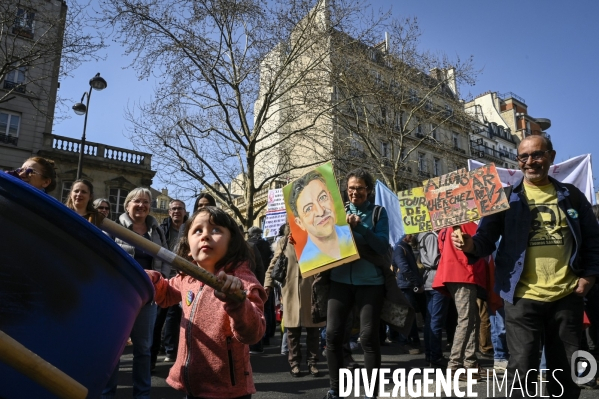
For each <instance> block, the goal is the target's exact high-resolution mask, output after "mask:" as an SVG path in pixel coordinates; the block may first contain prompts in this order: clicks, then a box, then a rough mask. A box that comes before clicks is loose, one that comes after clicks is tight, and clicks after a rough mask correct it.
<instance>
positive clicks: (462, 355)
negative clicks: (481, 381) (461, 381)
mask: <svg viewBox="0 0 599 399" xmlns="http://www.w3.org/2000/svg"><path fill="white" fill-rule="evenodd" d="M460 227H461V229H462V232H464V233H466V234H472V235H474V234H475V233H476V228H477V225H476V224H475V223H473V222H469V223H465V224H463V225H461V226H460ZM451 233H452V228H451V227H449V228H445V229H442V230H441V231H439V238H438V240H439V241H438V242H439V253H440V254H441V259H440V260H439V266H438V267H437V275H436V276H435V280H434V281H433V289H435V290H437V291H439V292H441V293H442V294H445V295H447V296H451V297H452V298H453V299H454V301H455V304H456V309H457V311H458V325H457V327H456V331H455V336H454V339H453V345H452V347H451V355H450V356H449V363H448V367H449V368H451V369H452V370H454V371H455V370H457V369H459V368H464V367H465V368H467V369H468V368H475V369H478V368H479V366H478V359H477V357H476V348H477V347H478V331H479V327H480V316H479V311H478V305H477V303H476V299H477V298H478V297H484V296H485V294H486V289H485V287H486V286H487V265H486V263H485V262H486V261H485V260H484V259H479V260H478V261H476V262H475V263H471V262H469V261H468V258H467V257H466V255H465V254H464V253H463V252H462V251H459V250H457V249H456V248H455V247H454V246H453V244H452V241H451ZM485 299H486V298H485ZM462 376H465V374H462ZM474 376H475V378H477V377H480V376H479V375H477V374H476V373H475V374H474Z"/></svg>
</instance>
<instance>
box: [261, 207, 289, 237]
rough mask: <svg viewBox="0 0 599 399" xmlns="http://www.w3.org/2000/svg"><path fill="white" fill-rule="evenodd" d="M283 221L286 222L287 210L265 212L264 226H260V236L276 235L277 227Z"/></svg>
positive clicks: (282, 223)
mask: <svg viewBox="0 0 599 399" xmlns="http://www.w3.org/2000/svg"><path fill="white" fill-rule="evenodd" d="M285 223H287V212H285V211H283V212H272V213H267V214H266V218H265V219H264V227H263V228H262V237H264V238H268V237H276V236H277V234H278V233H279V228H280V227H281V226H282V225H284V224H285Z"/></svg>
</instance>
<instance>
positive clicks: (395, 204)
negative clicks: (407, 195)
mask: <svg viewBox="0 0 599 399" xmlns="http://www.w3.org/2000/svg"><path fill="white" fill-rule="evenodd" d="M374 195H375V200H374V203H375V205H381V206H383V207H385V209H386V210H387V215H388V216H389V244H391V246H392V247H393V248H395V245H396V244H397V243H399V241H401V238H402V237H403V235H404V231H403V223H402V222H401V209H400V208H399V200H398V199H397V195H395V193H394V192H393V191H391V190H389V188H388V187H387V186H385V183H383V182H381V181H379V180H377V181H376V184H375V186H374Z"/></svg>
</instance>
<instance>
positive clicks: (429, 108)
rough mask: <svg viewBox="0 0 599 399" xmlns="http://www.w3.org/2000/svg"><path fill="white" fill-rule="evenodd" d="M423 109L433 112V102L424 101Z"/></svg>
mask: <svg viewBox="0 0 599 399" xmlns="http://www.w3.org/2000/svg"><path fill="white" fill-rule="evenodd" d="M424 107H425V108H426V110H427V111H432V110H433V100H431V99H430V98H429V99H427V100H426V104H424Z"/></svg>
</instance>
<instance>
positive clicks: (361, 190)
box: [347, 187, 367, 193]
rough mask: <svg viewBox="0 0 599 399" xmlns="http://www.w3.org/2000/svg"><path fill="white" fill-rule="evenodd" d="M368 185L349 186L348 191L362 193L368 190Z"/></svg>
mask: <svg viewBox="0 0 599 399" xmlns="http://www.w3.org/2000/svg"><path fill="white" fill-rule="evenodd" d="M366 188H367V187H348V188H347V192H348V193H354V192H356V193H362V192H364V191H365V190H366Z"/></svg>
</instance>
